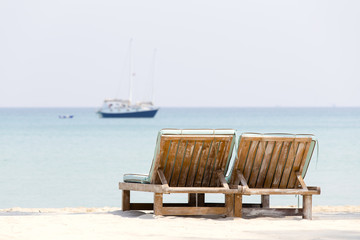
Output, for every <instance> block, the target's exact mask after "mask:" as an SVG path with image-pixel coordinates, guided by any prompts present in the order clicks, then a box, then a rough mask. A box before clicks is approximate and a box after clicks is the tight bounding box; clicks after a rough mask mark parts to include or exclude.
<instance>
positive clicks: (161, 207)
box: [119, 129, 238, 216]
mask: <svg viewBox="0 0 360 240" xmlns="http://www.w3.org/2000/svg"><path fill="white" fill-rule="evenodd" d="M234 142H235V130H232V129H215V130H212V129H211V130H207V129H196V130H195V129H193V130H191V129H183V130H179V129H163V130H161V131H160V132H159V134H158V137H157V143H156V148H155V154H154V158H153V162H152V165H151V168H150V173H149V175H137V174H125V175H124V182H120V183H119V189H121V190H122V210H123V211H128V210H154V213H155V215H226V216H231V215H232V212H233V201H234V200H233V197H234V193H236V192H238V189H233V190H232V189H230V188H229V186H228V184H227V182H226V180H225V177H224V176H225V174H226V172H227V169H228V165H229V162H230V159H231V155H232V151H233V147H234ZM130 191H144V192H153V193H154V204H152V203H131V202H130ZM171 193H187V194H188V203H175V204H174V203H163V194H171ZM205 193H220V194H225V204H224V203H205V201H204V198H205V196H204V195H205Z"/></svg>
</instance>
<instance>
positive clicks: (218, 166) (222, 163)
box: [209, 138, 232, 187]
mask: <svg viewBox="0 0 360 240" xmlns="http://www.w3.org/2000/svg"><path fill="white" fill-rule="evenodd" d="M231 140H232V138H231ZM231 140H228V141H220V142H219V145H220V146H219V150H218V153H217V157H216V162H215V165H214V172H215V171H218V170H222V171H224V170H225V167H226V161H227V158H225V155H227V152H229V151H227V147H228V145H230V143H231ZM214 172H213V173H212V174H211V176H210V185H209V187H217V186H219V184H218V182H217V176H216V174H214ZM224 175H225V172H224Z"/></svg>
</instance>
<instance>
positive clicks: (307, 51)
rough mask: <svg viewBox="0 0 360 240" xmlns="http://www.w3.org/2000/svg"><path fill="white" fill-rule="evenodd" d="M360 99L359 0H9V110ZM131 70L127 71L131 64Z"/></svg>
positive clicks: (4, 18) (4, 52) (1, 71)
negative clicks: (130, 61)
mask: <svg viewBox="0 0 360 240" xmlns="http://www.w3.org/2000/svg"><path fill="white" fill-rule="evenodd" d="M130 38H133V39H134V42H133V58H134V71H135V72H136V77H135V80H134V85H135V86H134V87H135V90H134V95H135V97H136V99H141V98H142V97H144V98H148V97H149V95H150V92H151V81H150V74H149V73H150V71H151V67H150V66H151V62H152V61H151V59H152V53H153V49H154V48H155V47H156V48H157V49H158V51H157V61H156V74H155V91H154V100H155V104H157V105H160V106H239V107H243V106H244V107H245V106H333V105H336V106H360V1H356V0H354V1H344V0H338V1H314V0H311V1H304V0H303V1H289V0H284V1H270V0H264V1H254V0H252V1H240V0H236V1H220V0H217V1H210V0H204V1H198V0H191V1H186V0H181V1H171V0H166V1H165V0H164V1H157V0H144V1H136V0H128V1H122V0H101V1H100V0H98V1H94V0H59V1H48V0H43V1H40V0H32V1H25V0H23V1H21V0H19V1H14V0H1V1H0V107H50V106H56V107H61V106H65V107H77V106H84V107H85V106H86V107H97V106H100V105H101V103H102V101H103V99H104V98H109V97H115V96H116V95H118V97H122V98H127V97H128V81H127V68H126V65H127V62H126V55H127V50H128V43H129V39H130ZM124 66H125V69H124Z"/></svg>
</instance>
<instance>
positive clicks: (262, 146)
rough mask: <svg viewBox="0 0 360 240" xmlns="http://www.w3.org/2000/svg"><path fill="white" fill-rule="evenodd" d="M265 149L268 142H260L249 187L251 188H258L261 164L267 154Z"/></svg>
mask: <svg viewBox="0 0 360 240" xmlns="http://www.w3.org/2000/svg"><path fill="white" fill-rule="evenodd" d="M265 147H266V142H260V143H259V146H258V148H257V152H256V157H255V160H254V164H253V167H252V170H251V173H250V176H249V181H248V185H249V187H255V186H256V180H257V178H258V174H259V171H260V167H261V163H262V160H263V157H264V154H265Z"/></svg>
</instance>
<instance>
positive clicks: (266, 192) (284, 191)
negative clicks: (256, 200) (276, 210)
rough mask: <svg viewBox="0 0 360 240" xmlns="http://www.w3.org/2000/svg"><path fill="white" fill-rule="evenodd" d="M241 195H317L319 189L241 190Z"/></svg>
mask: <svg viewBox="0 0 360 240" xmlns="http://www.w3.org/2000/svg"><path fill="white" fill-rule="evenodd" d="M243 194H249V195H319V194H320V189H318V188H316V189H314V188H310V187H308V190H303V189H280V188H243Z"/></svg>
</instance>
